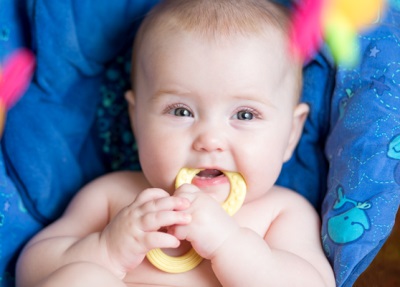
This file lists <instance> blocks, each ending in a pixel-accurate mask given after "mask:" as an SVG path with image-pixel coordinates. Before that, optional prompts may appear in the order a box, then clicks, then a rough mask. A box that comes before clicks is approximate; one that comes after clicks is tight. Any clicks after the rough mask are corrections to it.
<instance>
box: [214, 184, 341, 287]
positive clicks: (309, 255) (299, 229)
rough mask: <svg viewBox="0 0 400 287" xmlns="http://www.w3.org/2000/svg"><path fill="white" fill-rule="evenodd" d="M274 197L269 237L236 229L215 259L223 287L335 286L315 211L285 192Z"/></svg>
mask: <svg viewBox="0 0 400 287" xmlns="http://www.w3.org/2000/svg"><path fill="white" fill-rule="evenodd" d="M274 193H275V194H271V195H269V197H270V199H269V200H270V201H271V205H270V207H271V209H269V210H266V212H274V213H275V215H274V218H275V219H274V221H273V222H272V224H271V226H270V227H269V229H268V230H267V233H266V235H265V238H264V239H263V238H261V237H260V236H259V235H258V234H256V233H255V232H254V231H252V230H250V229H248V228H239V229H237V232H236V233H235V234H234V235H233V236H230V238H228V240H227V241H226V242H225V243H224V244H223V245H222V246H221V247H220V248H219V249H218V250H217V252H216V253H215V254H214V257H213V258H211V261H212V266H213V269H214V272H215V274H216V276H217V277H218V279H219V280H220V282H221V283H222V285H223V286H317V287H321V286H335V281H334V277H333V272H332V269H331V267H330V265H329V263H328V261H327V259H326V257H325V255H324V254H323V251H322V247H321V243H320V236H319V230H320V223H319V218H318V215H317V214H316V212H315V211H314V209H313V207H312V206H311V205H309V204H308V202H306V200H305V199H303V198H302V197H300V196H299V195H297V194H294V193H292V192H289V191H287V190H284V189H282V190H279V191H277V192H274Z"/></svg>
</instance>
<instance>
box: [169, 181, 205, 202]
mask: <svg viewBox="0 0 400 287" xmlns="http://www.w3.org/2000/svg"><path fill="white" fill-rule="evenodd" d="M197 192H200V189H199V188H198V187H197V186H195V185H193V184H182V185H181V186H180V187H179V188H178V189H176V190H175V192H174V196H176V197H181V198H187V199H189V200H190V201H192V200H193V199H194V196H193V195H194V194H196V193H197Z"/></svg>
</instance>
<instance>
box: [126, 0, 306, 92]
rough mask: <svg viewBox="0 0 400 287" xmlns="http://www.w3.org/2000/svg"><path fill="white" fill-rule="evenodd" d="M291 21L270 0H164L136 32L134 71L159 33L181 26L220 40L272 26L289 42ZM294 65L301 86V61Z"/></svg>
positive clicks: (265, 31)
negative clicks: (149, 40) (147, 43)
mask: <svg viewBox="0 0 400 287" xmlns="http://www.w3.org/2000/svg"><path fill="white" fill-rule="evenodd" d="M289 22H290V13H289V10H288V9H287V8H286V7H284V6H282V5H279V4H277V3H274V2H272V1H270V0H164V1H161V2H160V4H158V5H157V6H155V8H153V9H152V10H151V11H150V12H149V14H148V15H147V17H146V18H145V20H144V21H143V23H142V25H141V27H140V29H139V31H138V34H137V36H136V40H135V44H134V51H133V61H132V75H134V72H135V71H134V70H135V63H136V61H137V56H138V51H139V50H140V46H141V44H142V42H143V41H144V39H145V38H146V37H157V36H161V35H166V34H168V32H170V31H177V30H178V31H184V32H189V33H195V34H196V35H198V36H199V37H201V38H202V39H204V40H205V41H220V40H224V39H229V38H230V37H232V36H237V35H242V36H245V37H246V36H251V35H260V34H261V35H265V37H268V36H269V35H270V34H269V33H270V32H271V28H272V30H274V29H277V30H278V31H280V32H281V34H282V36H283V37H284V38H285V40H286V41H287V42H288V35H289V32H288V31H289ZM266 53H268V51H266ZM288 57H290V55H289V49H288ZM293 67H294V68H295V69H298V70H299V71H298V72H297V74H298V75H299V77H298V78H299V79H298V81H299V85H300V86H301V82H302V81H301V80H302V77H301V65H298V63H297V64H295V65H294V66H293ZM133 83H134V82H133Z"/></svg>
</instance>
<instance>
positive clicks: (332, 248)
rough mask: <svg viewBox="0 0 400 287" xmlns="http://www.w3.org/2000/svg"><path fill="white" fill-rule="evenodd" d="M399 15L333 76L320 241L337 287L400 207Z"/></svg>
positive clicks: (367, 255) (353, 274)
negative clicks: (357, 61)
mask: <svg viewBox="0 0 400 287" xmlns="http://www.w3.org/2000/svg"><path fill="white" fill-rule="evenodd" d="M397 3H400V1H397ZM393 4H395V3H394V2H393ZM398 8H399V6H398V5H397V6H396V5H393V6H392V9H391V10H390V11H389V12H388V13H387V14H386V15H385V16H384V18H383V19H381V23H380V24H379V26H378V27H377V28H376V29H373V30H371V31H370V32H368V33H366V34H363V35H362V36H360V43H361V53H362V61H361V63H360V65H359V66H357V67H355V68H354V69H345V68H339V70H338V72H337V74H336V85H335V90H334V93H333V97H332V105H331V106H332V110H331V118H330V123H331V130H330V134H329V138H328V140H327V144H326V156H327V158H328V160H329V164H330V166H331V167H332V168H331V169H330V170H329V176H328V193H327V195H326V197H325V200H324V203H323V206H322V215H323V228H322V238H323V243H324V247H325V251H326V253H327V254H328V256H329V258H330V260H331V262H332V263H333V266H334V268H335V271H336V282H337V284H338V286H352V285H353V283H354V281H355V280H356V278H357V277H358V276H359V274H360V273H362V271H364V270H365V268H366V267H367V266H368V265H369V264H370V262H371V261H372V259H373V257H374V256H375V255H376V253H377V252H378V251H379V249H380V247H381V246H382V245H383V243H384V242H385V240H386V238H387V237H388V235H389V234H390V231H391V230H392V227H393V224H394V218H395V216H396V212H397V210H398V207H399V203H400V10H399V9H398Z"/></svg>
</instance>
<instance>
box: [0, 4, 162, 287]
mask: <svg viewBox="0 0 400 287" xmlns="http://www.w3.org/2000/svg"><path fill="white" fill-rule="evenodd" d="M155 2H157V1H149V0H141V1H140V0H135V1H125V0H124V1H122V0H120V1H108V0H92V1H79V0H66V1H53V0H25V1H23V0H20V1H15V0H1V1H0V7H1V9H0V59H4V58H5V57H6V56H7V55H8V54H9V53H11V52H12V51H13V50H15V49H16V48H18V47H21V46H28V47H29V48H31V49H32V50H33V51H34V52H35V54H36V55H37V69H36V73H35V76H34V79H33V83H32V85H31V86H30V87H29V89H28V91H27V93H26V94H25V95H24V97H23V98H22V99H21V100H20V101H19V102H18V103H17V104H16V105H15V106H14V107H13V108H12V109H11V110H10V111H9V113H8V117H7V123H6V127H5V131H4V134H3V138H2V140H1V149H2V157H1V159H0V163H1V166H0V167H2V169H1V170H0V179H2V181H1V183H2V184H1V185H0V204H1V206H0V219H1V221H0V239H1V241H0V242H1V243H0V282H1V283H0V284H1V286H13V276H14V268H15V266H14V265H15V258H16V257H17V255H18V252H19V250H20V248H21V246H22V245H23V244H24V243H25V242H26V241H27V240H28V239H29V238H30V237H31V236H32V235H33V234H34V233H36V232H37V231H38V230H40V229H41V228H42V227H43V226H45V225H46V224H48V223H49V222H50V221H52V220H54V219H55V218H57V217H58V216H59V215H60V214H61V213H62V211H63V210H64V208H65V206H66V204H67V203H68V202H69V200H70V199H71V197H72V196H73V195H74V194H75V193H76V191H77V190H78V189H79V188H80V187H82V185H83V184H85V183H87V182H88V181H90V180H91V179H93V178H94V177H96V176H98V175H100V174H103V173H105V172H107V171H109V170H110V169H109V168H108V167H109V164H108V163H107V158H106V157H105V156H104V154H103V152H102V150H101V144H100V141H99V140H98V130H97V126H96V121H95V120H96V116H97V106H98V105H99V103H100V102H101V96H100V93H99V89H100V86H101V84H102V82H103V80H104V77H105V73H106V69H107V67H108V66H109V65H110V64H111V63H112V62H113V61H114V59H115V58H116V57H117V55H118V54H120V53H121V52H122V51H126V50H127V49H128V48H129V47H130V46H131V43H132V41H133V36H134V34H135V30H136V28H137V26H138V24H139V22H140V20H141V19H142V17H143V15H144V14H145V13H146V12H147V11H148V10H149V9H150V8H151V6H152V5H154V4H155ZM110 15H112V17H110Z"/></svg>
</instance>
